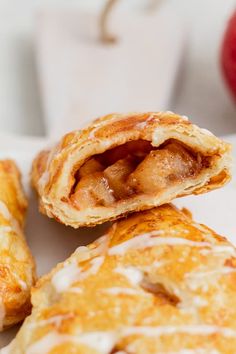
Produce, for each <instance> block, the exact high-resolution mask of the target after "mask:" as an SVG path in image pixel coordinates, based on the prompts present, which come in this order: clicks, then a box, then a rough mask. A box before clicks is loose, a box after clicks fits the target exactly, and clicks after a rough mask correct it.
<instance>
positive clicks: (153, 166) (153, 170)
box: [127, 143, 201, 194]
mask: <svg viewBox="0 0 236 354" xmlns="http://www.w3.org/2000/svg"><path fill="white" fill-rule="evenodd" d="M200 167H201V164H200V163H199V162H198V161H197V159H196V158H195V157H193V156H192V155H191V154H190V152H188V151H187V150H186V149H185V148H184V147H183V146H181V145H180V144H177V143H170V144H168V145H166V146H165V147H163V148H162V149H160V150H159V149H157V150H152V151H151V152H150V153H149V154H148V155H147V156H146V158H145V159H144V160H143V161H142V162H141V163H140V164H139V166H138V167H137V168H136V170H135V171H134V172H132V173H131V174H130V176H129V178H128V181H127V182H128V185H129V186H130V187H132V188H133V189H134V190H135V191H138V192H143V193H148V194H150V193H156V192H159V191H161V190H162V189H163V188H166V187H169V186H170V185H171V184H172V185H173V184H174V183H180V182H181V181H182V180H183V178H186V177H191V176H193V175H194V174H196V173H198V171H199V169H200Z"/></svg>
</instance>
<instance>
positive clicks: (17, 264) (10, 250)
mask: <svg viewBox="0 0 236 354" xmlns="http://www.w3.org/2000/svg"><path fill="white" fill-rule="evenodd" d="M26 208H27V201H26V198H25V195H24V192H23V189H22V186H21V181H20V172H19V170H18V168H17V167H16V165H15V163H14V162H13V161H10V160H2V161H0V329H1V330H2V329H4V328H6V327H9V326H11V325H13V324H15V323H17V322H19V321H22V320H23V319H24V318H25V317H26V316H27V315H28V314H29V312H30V310H31V303H30V290H31V286H32V285H33V284H34V282H35V264H34V260H33V257H32V255H31V253H30V250H29V248H28V246H27V244H26V240H25V238H24V235H23V226H24V219H25V211H26Z"/></svg>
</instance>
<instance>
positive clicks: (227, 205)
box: [0, 135, 236, 347]
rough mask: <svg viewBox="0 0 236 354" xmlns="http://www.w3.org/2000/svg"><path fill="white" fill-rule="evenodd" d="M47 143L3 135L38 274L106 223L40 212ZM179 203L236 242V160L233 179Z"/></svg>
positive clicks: (0, 150) (1, 153) (5, 337)
mask: <svg viewBox="0 0 236 354" xmlns="http://www.w3.org/2000/svg"><path fill="white" fill-rule="evenodd" d="M227 140H228V141H229V142H232V143H233V145H234V157H236V135H232V136H229V137H227ZM46 144H47V141H46V140H43V139H32V138H24V139H23V138H16V137H14V138H13V137H6V136H5V135H4V136H0V158H6V157H7V158H9V157H10V158H13V159H15V160H16V161H17V163H18V165H19V166H20V168H21V170H22V173H23V181H24V185H25V189H26V192H27V194H28V196H29V211H28V216H27V223H26V237H27V240H28V243H29V245H30V248H31V250H32V252H33V254H34V256H35V258H36V263H37V269H38V274H39V275H42V274H44V273H46V272H48V271H49V270H50V269H51V268H52V267H53V266H54V265H55V264H57V263H58V262H60V261H63V260H64V259H66V258H67V257H68V256H69V255H70V254H71V253H72V252H73V251H74V250H75V248H76V247H78V246H80V245H85V244H87V243H89V242H90V241H91V240H93V239H94V238H95V237H97V236H99V235H101V234H102V233H103V232H104V229H105V228H106V225H103V226H99V227H96V228H93V229H86V228H81V229H79V230H74V229H72V228H70V227H65V226H64V225H61V224H59V223H57V222H56V221H54V220H51V219H48V218H47V217H45V216H42V215H40V214H39V213H38V205H37V201H36V198H35V195H34V192H32V190H31V189H30V187H29V171H30V168H31V162H32V159H33V157H34V156H35V154H36V153H37V151H39V150H40V149H42V148H44V147H45V145H46ZM176 204H177V205H178V206H186V207H188V208H189V209H190V210H191V211H192V212H193V215H194V218H195V220H197V221H198V222H201V223H205V224H206V225H208V226H209V227H211V228H213V229H214V230H216V231H217V232H218V233H220V234H222V235H225V236H227V237H228V238H229V239H230V240H231V241H232V242H234V243H235V244H236V232H235V231H236V217H235V215H236V164H235V163H234V177H233V180H232V181H231V182H230V183H229V184H228V185H227V186H226V187H225V188H222V189H220V190H217V191H214V192H211V193H208V194H205V195H201V196H193V197H185V198H181V199H179V200H177V201H176ZM15 332H16V328H14V329H11V330H8V331H6V332H4V333H3V334H0V347H1V346H4V345H6V344H7V343H8V341H9V340H10V339H11V337H12V336H13V335H14V333H15Z"/></svg>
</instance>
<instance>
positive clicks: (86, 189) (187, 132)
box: [32, 112, 231, 228]
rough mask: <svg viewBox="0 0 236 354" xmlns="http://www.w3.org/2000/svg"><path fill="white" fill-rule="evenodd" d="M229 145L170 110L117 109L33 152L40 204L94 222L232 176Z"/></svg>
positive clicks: (60, 215) (53, 213) (71, 220)
mask: <svg viewBox="0 0 236 354" xmlns="http://www.w3.org/2000/svg"><path fill="white" fill-rule="evenodd" d="M230 167H231V146H230V145H229V144H227V143H225V142H223V141H222V140H220V139H218V138H217V137H215V136H214V135H212V134H211V133H210V132H208V131H206V130H205V129H200V128H198V127H197V126H195V125H194V124H192V123H190V122H189V121H188V120H187V119H186V117H181V116H178V115H176V114H174V113H171V112H166V113H163V112H159V113H144V114H138V113H130V114H126V115H125V114H124V115H121V114H112V115H108V116H105V117H102V118H100V119H98V120H95V121H94V122H93V123H92V124H91V125H90V126H88V128H86V129H84V130H82V131H74V132H71V133H69V134H67V135H66V136H64V137H63V138H62V139H61V141H60V142H59V143H58V144H57V145H56V146H55V147H54V148H52V149H51V150H48V151H42V152H41V153H40V154H39V155H38V156H37V157H36V159H35V160H34V163H33V169H32V183H33V186H34V187H35V189H36V190H37V192H38V195H39V203H40V210H41V211H42V212H43V213H45V214H46V215H48V216H49V217H53V218H55V219H56V220H58V221H60V222H61V223H63V224H66V225H70V226H73V227H75V228H77V227H80V226H85V225H87V226H93V225H96V224H99V223H103V222H105V221H108V220H115V219H117V218H120V217H121V216H124V215H127V214H128V213H130V212H134V211H139V210H145V209H149V208H152V207H154V206H159V205H162V204H164V203H167V202H170V201H171V200H173V199H174V198H176V197H180V196H184V195H188V194H199V193H204V192H207V191H209V190H211V189H215V188H219V187H221V186H222V185H224V184H225V183H226V182H227V181H228V180H229V179H230Z"/></svg>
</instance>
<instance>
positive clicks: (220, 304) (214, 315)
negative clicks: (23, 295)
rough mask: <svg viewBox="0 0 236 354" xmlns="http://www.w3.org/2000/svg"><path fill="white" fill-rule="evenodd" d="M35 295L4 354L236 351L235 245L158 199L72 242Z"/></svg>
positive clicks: (126, 353)
mask: <svg viewBox="0 0 236 354" xmlns="http://www.w3.org/2000/svg"><path fill="white" fill-rule="evenodd" d="M32 302H33V311H32V314H31V315H30V316H29V317H28V318H27V319H26V321H25V322H24V324H23V326H22V328H21V329H20V331H19V333H18V334H17V336H16V338H15V339H14V340H13V342H12V343H11V344H10V346H9V347H7V348H6V349H5V351H4V352H3V353H4V354H13V353H14V354H23V353H29V354H38V353H40V354H41V353H47V354H55V353H57V354H62V353H68V354H70V353H71V354H72V353H80V354H83V353H84V354H115V353H117V354H118V353H119V354H121V353H122V354H144V353H145V354H159V353H160V354H163V353H165V354H170V353H222V354H234V353H235V348H236V303H235V302H236V250H235V248H234V247H233V246H232V245H231V244H230V243H229V242H228V241H227V240H226V239H225V238H223V237H220V236H218V235H216V234H215V233H214V232H213V231H212V230H210V229H209V228H207V227H206V226H204V225H200V224H196V223H195V222H194V221H193V220H192V219H191V217H190V216H189V213H186V212H181V211H180V210H178V209H176V208H175V207H174V206H172V205H163V206H161V207H159V208H155V209H151V210H149V211H144V212H142V213H135V214H133V215H131V216H130V217H128V218H127V219H123V220H121V221H118V222H116V223H115V224H114V225H113V226H112V227H111V229H110V231H109V232H108V233H107V234H106V235H105V236H103V237H101V238H100V239H98V240H97V241H96V242H95V243H93V244H90V245H89V246H87V247H79V248H78V249H77V250H76V251H75V253H74V254H73V255H72V256H71V257H70V258H69V259H68V260H67V261H65V262H64V263H61V264H59V265H58V266H57V267H56V268H55V269H54V270H53V271H52V272H51V273H50V274H49V275H47V276H44V277H43V278H42V279H41V280H39V282H38V283H37V285H36V287H35V288H34V289H33V292H32Z"/></svg>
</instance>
